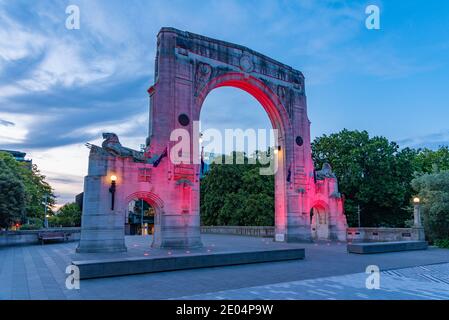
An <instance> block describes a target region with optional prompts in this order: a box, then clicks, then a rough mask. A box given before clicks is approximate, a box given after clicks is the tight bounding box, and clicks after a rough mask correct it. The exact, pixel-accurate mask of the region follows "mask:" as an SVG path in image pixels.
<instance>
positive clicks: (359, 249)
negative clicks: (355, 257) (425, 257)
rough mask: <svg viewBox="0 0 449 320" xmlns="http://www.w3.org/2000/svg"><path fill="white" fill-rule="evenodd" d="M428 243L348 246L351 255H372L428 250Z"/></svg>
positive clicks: (361, 243) (373, 243) (364, 243)
mask: <svg viewBox="0 0 449 320" xmlns="http://www.w3.org/2000/svg"><path fill="white" fill-rule="evenodd" d="M427 246H428V244H427V242H426V241H395V242H360V243H351V244H348V245H347V249H348V252H349V253H358V254H370V253H385V252H396V251H409V250H425V249H427Z"/></svg>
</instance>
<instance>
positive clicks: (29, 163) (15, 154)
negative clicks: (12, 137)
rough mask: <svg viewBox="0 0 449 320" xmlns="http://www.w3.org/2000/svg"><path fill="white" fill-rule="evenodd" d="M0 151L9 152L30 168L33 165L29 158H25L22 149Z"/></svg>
mask: <svg viewBox="0 0 449 320" xmlns="http://www.w3.org/2000/svg"><path fill="white" fill-rule="evenodd" d="M0 152H6V153H9V154H10V155H12V156H13V157H14V159H16V160H17V161H19V162H23V163H25V164H26V165H27V166H28V167H29V168H30V169H31V166H32V165H33V162H32V160H31V159H25V156H26V153H25V152H22V151H15V150H0Z"/></svg>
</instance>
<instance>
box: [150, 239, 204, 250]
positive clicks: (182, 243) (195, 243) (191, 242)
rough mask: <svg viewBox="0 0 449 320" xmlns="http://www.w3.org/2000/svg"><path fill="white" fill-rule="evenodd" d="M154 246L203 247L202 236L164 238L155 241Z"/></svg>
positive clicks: (170, 247) (174, 247)
mask: <svg viewBox="0 0 449 320" xmlns="http://www.w3.org/2000/svg"><path fill="white" fill-rule="evenodd" d="M151 247H152V248H166V249H195V248H201V247H203V243H202V241H201V237H195V238H172V239H163V240H161V241H153V243H152V244H151Z"/></svg>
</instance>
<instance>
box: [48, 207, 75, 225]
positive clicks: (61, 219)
mask: <svg viewBox="0 0 449 320" xmlns="http://www.w3.org/2000/svg"><path fill="white" fill-rule="evenodd" d="M49 224H50V225H51V226H53V227H58V226H62V227H79V226H80V225H81V209H80V207H79V206H78V204H77V203H76V202H71V203H67V204H65V205H63V206H62V207H61V208H60V209H59V210H58V211H57V212H56V214H55V215H53V216H51V217H50V218H49Z"/></svg>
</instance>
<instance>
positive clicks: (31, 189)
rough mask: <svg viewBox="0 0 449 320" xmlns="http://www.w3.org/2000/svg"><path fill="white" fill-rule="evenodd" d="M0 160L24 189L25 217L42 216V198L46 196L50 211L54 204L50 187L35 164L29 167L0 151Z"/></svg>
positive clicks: (48, 210)
mask: <svg viewBox="0 0 449 320" xmlns="http://www.w3.org/2000/svg"><path fill="white" fill-rule="evenodd" d="M0 160H2V161H3V163H4V164H5V165H6V167H8V169H9V171H10V172H12V174H13V175H14V176H15V177H16V178H17V179H19V180H20V181H21V183H22V184H23V187H24V189H25V215H26V217H27V218H41V219H42V218H43V217H44V211H45V206H44V198H45V197H47V212H48V213H49V212H51V208H52V206H53V205H54V204H55V195H54V193H53V189H52V187H51V186H50V185H49V184H48V183H47V182H46V181H45V176H44V175H42V174H41V173H40V171H39V169H38V168H37V166H36V165H32V167H31V169H30V168H29V167H28V166H27V165H26V164H24V163H22V162H19V161H16V160H15V159H14V157H12V156H11V155H10V154H9V153H6V152H0Z"/></svg>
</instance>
